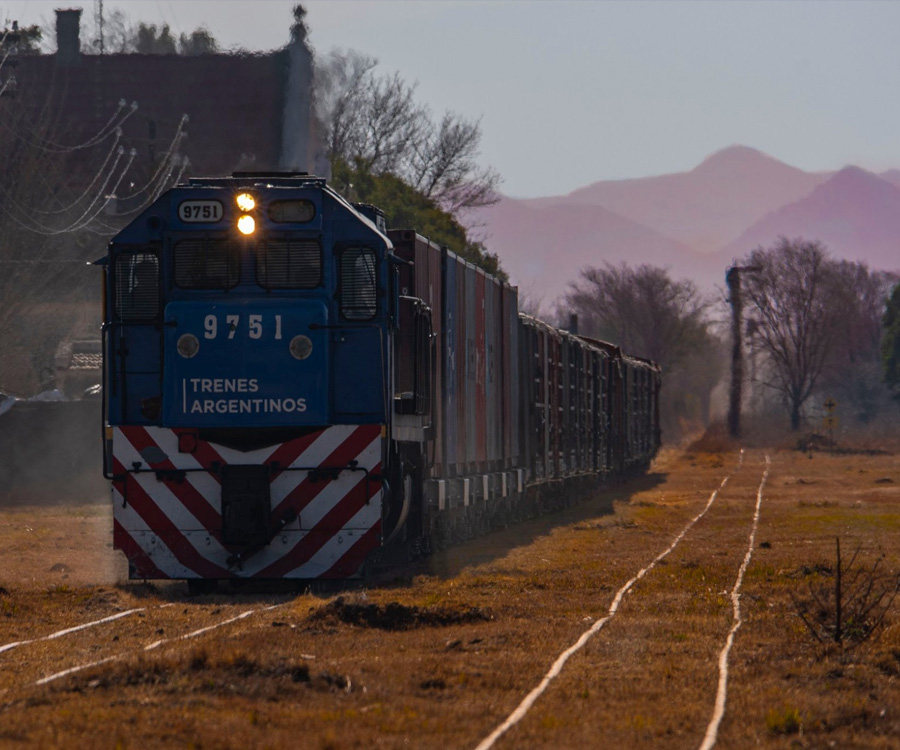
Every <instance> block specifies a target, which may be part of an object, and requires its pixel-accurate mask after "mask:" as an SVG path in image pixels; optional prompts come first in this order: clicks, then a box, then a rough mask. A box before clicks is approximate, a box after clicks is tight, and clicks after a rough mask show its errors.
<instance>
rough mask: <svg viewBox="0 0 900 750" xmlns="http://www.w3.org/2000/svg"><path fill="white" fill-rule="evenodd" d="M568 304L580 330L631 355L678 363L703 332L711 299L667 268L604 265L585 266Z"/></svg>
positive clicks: (668, 363) (669, 365) (569, 295)
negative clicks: (678, 278) (619, 346)
mask: <svg viewBox="0 0 900 750" xmlns="http://www.w3.org/2000/svg"><path fill="white" fill-rule="evenodd" d="M566 303H567V305H568V307H569V308H570V309H571V311H572V312H575V313H577V314H578V318H579V322H580V325H581V328H582V330H584V331H585V332H586V333H587V332H589V333H590V335H593V336H597V337H599V338H606V339H608V340H609V341H613V342H615V343H616V344H619V345H621V346H622V347H624V348H625V349H626V350H627V351H629V352H631V353H632V354H637V355H640V356H642V357H648V358H649V359H652V360H654V361H655V362H658V363H659V364H660V365H662V366H663V368H664V369H666V368H670V367H672V366H673V365H675V364H676V363H677V362H678V361H679V360H680V359H681V358H682V357H684V356H685V355H686V354H687V353H688V352H689V351H691V350H692V349H693V348H695V345H696V344H697V343H698V338H702V336H704V335H705V333H706V331H707V329H708V324H707V322H706V313H707V310H708V309H709V306H710V303H709V301H708V300H706V299H704V298H703V297H702V296H701V295H700V294H699V292H698V291H697V287H696V286H695V285H694V283H693V282H692V281H687V280H683V281H675V280H673V279H672V278H671V277H670V276H669V274H668V272H667V271H666V270H665V269H664V268H658V267H656V266H650V265H641V266H637V267H631V266H628V265H626V264H624V263H622V264H621V265H618V266H616V265H613V264H611V263H606V264H604V265H603V266H602V267H598V268H585V269H583V270H582V271H581V278H580V279H579V280H578V281H576V282H574V283H573V284H571V285H570V291H569V292H568V294H567V295H566Z"/></svg>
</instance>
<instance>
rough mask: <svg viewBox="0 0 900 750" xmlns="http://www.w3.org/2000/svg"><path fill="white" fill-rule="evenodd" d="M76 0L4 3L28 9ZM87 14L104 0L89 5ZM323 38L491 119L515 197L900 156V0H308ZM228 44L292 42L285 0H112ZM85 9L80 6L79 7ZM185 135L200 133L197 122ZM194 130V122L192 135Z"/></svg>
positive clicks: (11, 9)
mask: <svg viewBox="0 0 900 750" xmlns="http://www.w3.org/2000/svg"><path fill="white" fill-rule="evenodd" d="M77 5H78V3H76V2H69V1H68V0H66V1H64V2H47V1H46V0H0V15H2V16H3V17H4V18H8V19H17V20H18V21H19V22H20V24H30V23H40V22H41V20H42V19H44V20H46V21H49V22H51V23H52V19H53V18H54V15H53V9H54V7H60V6H66V7H68V6H77ZM81 5H82V7H84V10H85V17H87V16H92V15H94V13H95V12H96V8H97V3H96V2H87V3H81ZM305 5H306V7H307V9H308V11H309V13H308V17H307V20H308V23H309V26H310V29H311V34H310V36H311V41H312V43H313V45H314V46H315V48H316V50H317V51H318V52H319V53H325V52H328V51H329V50H331V49H332V48H334V47H342V48H351V49H355V50H358V51H360V52H365V53H368V54H370V55H372V56H374V57H376V58H377V59H378V60H379V61H380V64H381V68H382V69H383V70H384V71H385V72H393V71H395V70H397V71H400V73H401V74H402V75H403V76H404V77H405V78H406V79H407V80H409V81H417V82H418V93H419V97H420V99H421V100H422V101H423V102H425V103H427V104H428V105H430V106H431V108H432V109H433V110H434V111H435V112H442V111H443V110H445V109H451V110H454V111H456V112H460V113H462V114H464V115H465V116H467V117H470V118H481V127H482V131H483V142H482V145H483V148H482V156H483V162H484V163H485V164H489V165H491V166H493V167H495V168H496V169H497V170H498V171H499V172H500V174H501V175H502V176H503V178H504V182H503V185H502V190H503V192H505V193H507V194H509V195H514V196H538V195H551V194H559V193H567V192H569V191H571V190H573V189H575V188H577V187H580V186H582V185H586V184H589V183H591V182H594V181H596V180H602V179H616V178H627V177H641V176H645V175H653V174H663V173H667V172H676V171H684V170H688V169H691V168H692V167H694V166H696V165H697V164H698V163H699V162H700V161H701V160H702V159H703V158H705V157H706V156H708V155H709V154H711V153H712V152H714V151H717V150H719V149H721V148H724V147H726V146H729V145H732V144H742V145H747V146H752V147H754V148H758V149H760V150H761V151H765V152H766V153H768V154H770V155H772V156H774V157H776V158H778V159H781V160H782V161H785V162H788V163H789V164H793V165H795V166H798V167H801V168H803V169H807V170H823V169H835V168H839V167H841V166H844V165H846V164H851V163H852V164H857V165H859V166H862V167H866V168H869V169H874V170H879V169H885V168H889V167H900V158H898V155H897V154H898V152H897V146H898V143H900V97H898V82H900V76H898V72H900V45H898V44H897V30H898V29H900V2H889V1H887V0H883V1H881V2H863V1H861V0H852V1H851V2H843V1H841V2H837V1H835V2H827V1H821V0H819V1H814V0H805V1H802V0H794V1H792V2H783V1H782V2H766V1H760V0H757V1H751V2H738V1H727V0H719V1H715V0H702V1H697V2H682V1H681V0H670V1H668V2H664V1H662V0H657V1H656V2H641V1H631V2H615V1H613V0H607V1H601V0H594V1H593V2H592V1H590V0H581V1H580V2H564V1H560V0H557V1H555V2H539V1H534V2H523V1H521V0H493V1H488V2H483V1H480V0H447V1H442V0H428V1H424V2H423V1H422V0H419V1H418V2H413V0H405V1H388V0H367V1H364V0H359V1H354V2H350V1H349V0H347V1H344V0H309V1H308V2H306V3H305ZM104 6H105V8H106V9H107V12H108V10H109V9H110V8H121V9H122V10H124V11H125V13H126V14H128V15H129V16H130V17H132V18H133V19H141V20H146V21H150V22H155V23H168V24H169V25H170V26H171V27H172V28H173V30H174V31H175V32H176V33H178V32H189V31H191V30H193V29H194V28H196V27H197V26H199V25H205V26H206V27H208V28H209V30H210V31H211V32H212V33H213V34H214V36H215V37H216V38H217V39H218V40H219V41H220V42H221V43H223V44H224V45H225V46H238V45H239V46H243V47H247V48H251V49H272V48H275V47H279V46H281V45H283V44H284V43H286V42H287V39H288V29H289V27H290V23H291V7H292V6H293V2H282V0H253V1H252V2H250V1H249V0H244V1H243V2H237V1H233V0H225V1H220V2H209V1H207V0H127V1H126V2H120V3H115V2H109V0H107V2H105V4H104ZM84 20H85V21H88V19H87V18H85V19H84ZM192 135H193V134H192ZM193 137H196V136H195V135H194V136H193Z"/></svg>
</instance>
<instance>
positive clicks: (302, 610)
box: [0, 451, 900, 750]
mask: <svg viewBox="0 0 900 750" xmlns="http://www.w3.org/2000/svg"><path fill="white" fill-rule="evenodd" d="M737 465H738V456H737V455H736V454H726V455H716V454H713V455H710V454H697V455H676V454H674V453H667V454H664V455H663V456H662V457H661V458H660V460H659V461H658V462H657V464H656V465H655V466H654V471H653V473H652V474H651V476H650V477H648V478H646V479H644V480H641V481H639V482H635V483H633V484H632V485H630V486H628V487H624V488H620V489H619V490H618V491H616V492H613V493H609V494H606V495H603V496H598V497H597V498H596V499H595V500H592V501H589V502H587V503H584V504H582V505H579V506H578V507H577V508H572V509H569V510H567V511H565V512H563V513H560V514H557V515H556V516H554V517H552V518H546V519H541V520H539V521H533V522H529V523H525V524H521V525H519V526H517V527H515V528H513V529H508V530H506V531H504V532H501V533H498V534H494V535H492V536H490V537H487V538H485V539H481V540H477V541H475V542H472V543H469V544H467V545H464V546H462V547H459V548H456V549H454V550H451V551H448V552H445V553H442V554H441V555H437V556H435V557H433V558H431V559H429V560H428V561H426V562H424V563H422V564H420V565H419V566H418V567H417V568H416V569H414V570H412V571H409V572H407V573H404V574H403V575H398V576H396V577H394V578H393V579H391V580H386V581H382V582H380V583H378V584H377V585H370V586H368V587H366V588H364V589H363V588H347V589H346V590H344V591H339V592H334V593H332V594H329V595H325V594H318V595H313V594H305V595H299V596H298V595H288V594H285V593H277V592H276V593H272V592H270V593H265V592H256V593H241V594H237V595H225V594H218V595H215V596H207V597H200V598H198V599H188V598H187V597H186V596H184V594H183V587H182V586H181V585H180V584H165V585H154V586H149V585H142V584H118V583H115V580H116V576H119V575H121V574H122V562H121V561H120V560H118V559H117V558H116V556H114V555H113V554H112V552H111V550H110V548H109V547H108V546H106V545H107V544H108V537H107V541H104V537H103V535H104V533H106V534H108V532H105V531H104V524H106V523H107V522H108V514H107V512H106V509H105V508H104V507H103V506H84V507H81V508H69V509H54V510H48V509H19V510H15V511H8V512H4V513H0V549H2V550H3V552H0V586H2V587H3V590H4V593H2V594H0V746H3V747H6V746H9V747H32V746H35V747H36V746H40V747H76V746H77V747H98V748H100V747H102V748H106V747H116V746H118V747H126V748H128V747H131V748H138V747H151V746H152V747H172V748H175V747H178V748H184V747H190V746H194V747H208V748H209V747H215V748H229V747H233V748H256V747H259V748H263V747H284V748H293V747H297V746H298V742H299V740H298V738H302V739H303V742H302V746H303V747H310V748H343V747H379V748H380V747H384V748H401V747H417V748H431V747H433V748H442V749H446V748H472V749H474V748H475V747H477V746H478V745H479V743H483V742H484V741H485V740H486V738H488V737H490V736H491V734H492V732H494V731H495V730H496V729H497V727H499V726H501V724H502V723H503V722H504V720H506V719H507V717H509V716H510V714H512V712H513V711H514V710H515V709H516V707H517V706H520V704H521V703H522V701H523V699H524V698H525V697H526V696H528V694H529V693H530V692H531V691H532V690H534V688H535V687H536V686H538V685H539V684H540V683H541V681H542V680H543V679H544V678H545V676H546V675H547V673H548V670H549V669H550V668H551V666H552V665H553V662H554V661H555V660H556V659H557V658H558V657H559V656H560V654H562V653H563V652H564V651H565V650H566V649H568V648H569V647H571V646H572V645H573V644H575V643H576V642H577V641H578V640H579V638H580V637H581V636H583V634H584V633H585V632H587V631H588V630H589V629H591V628H592V626H593V625H594V624H596V623H597V622H598V620H599V619H601V618H604V617H608V616H609V613H610V610H611V607H612V605H613V603H614V600H615V598H616V594H617V593H618V592H623V593H622V594H621V596H620V598H619V603H618V605H617V606H616V608H615V612H614V614H615V616H614V617H611V618H610V619H609V620H608V621H607V622H606V623H605V624H604V625H603V627H602V629H598V630H597V631H596V633H595V634H594V635H592V636H591V637H590V638H589V639H588V640H587V641H586V642H585V643H584V644H583V646H581V647H580V648H579V649H578V650H577V652H575V653H573V654H572V655H571V656H570V657H569V658H568V660H567V661H566V662H565V664H564V665H563V666H562V667H561V669H560V670H559V673H558V675H557V676H555V677H554V678H553V679H552V681H550V683H549V684H548V686H547V687H546V689H545V690H544V691H543V692H541V694H540V695H539V696H538V697H536V699H535V700H534V701H533V703H532V704H531V705H530V706H529V707H528V710H527V711H525V712H524V713H523V715H522V716H521V717H520V719H519V720H518V721H517V722H516V723H515V724H514V725H513V726H510V727H508V728H507V729H506V730H505V731H504V732H502V733H501V734H500V735H499V736H497V737H496V738H495V739H494V740H493V741H492V746H493V747H496V748H584V747H612V746H619V747H642V748H690V749H691V750H693V749H695V748H699V747H700V745H701V743H702V741H703V738H704V735H705V734H706V733H707V730H708V727H709V725H710V722H711V720H712V719H713V714H714V708H715V703H716V695H717V688H718V685H719V679H720V671H719V658H720V654H721V652H722V649H723V646H724V645H725V643H726V639H727V637H728V634H729V631H730V630H731V629H732V628H733V625H734V607H733V600H732V598H731V594H732V591H733V589H734V587H735V583H736V578H737V576H738V573H739V571H740V570H741V566H742V563H743V562H744V560H745V559H746V556H747V551H748V539H749V538H750V533H751V528H752V525H753V519H754V513H755V507H756V502H757V492H758V489H759V487H760V480H761V477H762V475H763V472H764V470H765V460H764V455H763V453H762V452H761V451H751V452H748V453H747V454H746V456H745V458H744V460H743V464H742V466H741V468H740V469H739V470H736V467H737ZM728 475H731V476H730V478H729V480H728V482H727V483H726V484H725V486H724V487H721V489H720V490H719V492H718V494H717V496H716V498H715V502H713V503H711V504H709V500H710V496H711V493H713V492H714V491H715V490H716V488H717V487H720V484H721V482H722V480H723V479H724V478H725V477H726V476H728ZM707 504H709V508H708V510H707V511H706V512H705V513H703V514H702V516H701V517H699V518H698V515H699V514H701V512H702V511H703V509H704V507H705V506H706V505H707ZM692 519H697V520H696V522H695V523H693V524H692V523H691V522H692ZM27 529H30V531H29V530H27ZM682 532H683V537H682V538H680V539H678V535H679V534H680V533H682ZM835 535H840V536H841V538H842V545H843V547H844V549H846V550H848V552H849V551H852V550H853V549H855V548H856V546H857V545H861V548H862V549H861V552H860V558H859V559H860V560H863V559H864V560H865V561H867V562H871V561H873V560H874V559H875V557H876V556H877V555H879V554H882V553H883V554H884V555H885V559H884V561H883V563H882V565H883V567H884V569H885V570H888V571H894V572H895V573H896V572H898V571H900V466H898V465H896V464H895V461H894V459H893V458H892V457H889V456H883V457H841V456H818V455H817V456H816V457H815V458H814V459H812V460H810V459H808V458H806V456H805V455H803V454H796V453H790V452H775V453H773V454H772V465H771V469H770V474H769V476H768V479H767V482H766V486H765V491H764V496H763V498H762V502H761V504H760V512H759V518H758V527H757V529H756V534H755V538H754V541H753V545H752V556H751V557H750V558H749V562H748V565H747V567H746V572H745V574H744V575H743V578H742V580H741V589H740V593H741V596H740V602H741V611H742V619H743V623H742V625H741V627H740V629H739V630H737V631H736V633H735V634H734V639H733V645H732V647H731V649H730V655H729V673H728V689H727V700H726V701H725V705H724V712H723V715H722V720H721V724H720V725H719V726H718V735H717V742H716V743H715V746H717V747H722V748H741V747H751V746H758V747H764V748H765V747H768V748H782V747H788V746H796V747H810V748H812V747H840V748H867V749H868V748H900V691H898V690H897V689H896V685H897V681H898V680H900V605H895V608H894V609H895V611H894V612H893V613H892V615H891V617H890V620H889V625H888V628H887V629H886V631H885V632H884V633H883V634H882V636H881V638H880V639H879V640H878V641H875V642H870V643H866V644H864V645H863V646H861V647H859V648H858V649H856V650H854V651H851V652H849V653H844V654H841V653H840V651H839V650H837V649H835V648H833V647H832V648H823V647H822V646H820V645H818V644H817V643H815V641H814V640H813V639H812V638H811V637H810V635H809V634H808V632H807V631H806V629H805V627H804V626H803V624H802V623H801V622H800V619H799V618H798V616H797V611H796V606H795V605H794V603H793V602H792V599H791V593H792V592H793V593H794V594H795V595H797V594H802V593H803V592H805V591H806V590H807V582H808V581H813V582H814V583H815V582H816V581H820V580H821V581H827V580H830V579H828V578H827V572H828V566H829V565H831V566H833V564H834V537H835ZM676 539H678V542H677V544H675V545H674V546H673V547H672V549H671V550H670V551H669V552H668V553H667V554H665V555H664V556H663V557H660V555H661V553H663V552H665V551H666V550H667V548H669V547H670V546H671V545H672V544H673V541H674V540H676ZM654 561H656V562H655V564H653V565H652V566H650V564H651V563H654ZM57 563H59V564H61V565H63V566H65V569H62V568H59V567H57V568H56V570H52V568H54V566H56V565H57ZM645 568H647V570H646V573H645V574H644V575H642V576H641V577H640V578H637V579H635V576H636V574H637V573H638V572H639V571H641V570H642V569H645ZM92 572H93V574H94V575H96V578H94V579H93V580H94V582H96V581H102V583H101V584H96V583H94V584H92V583H90V582H91V580H92V579H91V575H92ZM63 576H68V578H64V577H63ZM632 579H635V580H634V581H633V583H632V584H631V586H630V587H628V588H627V591H623V589H624V587H626V585H627V584H628V583H629V581H632ZM269 608H271V609H269ZM132 610H134V611H132ZM112 618H115V619H112ZM101 620H103V621H102V622H100V621H101ZM88 623H95V624H91V625H90V627H85V628H82V629H79V630H73V631H72V632H69V633H66V634H64V635H60V636H57V637H54V638H48V636H50V635H53V634H55V633H57V632H59V631H63V630H67V629H70V628H73V627H76V626H78V625H83V624H88ZM17 641H28V642H26V643H22V644H21V645H18V646H14V647H12V648H9V649H7V650H3V647H4V645H6V644H10V643H15V642H17ZM96 662H101V663H99V664H95V666H88V667H85V665H90V664H94V663H96ZM73 669H77V671H72V672H71V673H69V674H67V675H65V674H63V675H61V674H60V673H63V672H66V671H67V670H73ZM48 677H52V678H53V679H51V680H49V681H47V678H48ZM41 681H44V682H42V684H36V683H39V682H41Z"/></svg>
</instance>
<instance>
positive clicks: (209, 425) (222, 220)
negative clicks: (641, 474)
mask: <svg viewBox="0 0 900 750" xmlns="http://www.w3.org/2000/svg"><path fill="white" fill-rule="evenodd" d="M103 263H104V274H105V280H104V289H105V298H104V327H103V330H104V344H103V350H104V399H103V401H104V422H105V430H106V431H105V451H104V456H105V466H104V470H105V474H106V476H107V477H108V478H109V479H111V481H112V491H113V501H114V546H115V547H116V548H117V549H120V550H122V551H124V553H125V555H126V556H127V558H128V561H129V566H130V571H131V576H132V577H135V578H184V579H188V580H193V581H203V580H215V579H220V578H302V579H313V578H343V577H352V576H356V575H359V574H361V572H362V571H363V570H364V569H365V567H366V564H367V563H368V562H370V561H372V560H373V559H376V558H377V557H378V555H379V554H380V551H381V550H385V549H390V550H394V551H395V552H399V553H400V554H401V555H408V554H418V553H421V552H424V551H427V550H428V549H430V548H432V547H433V546H435V545H441V544H445V543H448V542H449V541H452V540H453V539H455V538H458V537H463V536H468V535H471V534H472V533H477V532H478V531H481V530H483V529H485V528H488V527H489V525H490V524H491V523H494V522H497V521H505V520H506V519H509V518H514V517H517V516H521V515H522V514H524V513H531V512H534V510H535V509H536V508H537V507H538V506H540V505H541V504H542V503H546V501H547V498H548V492H547V490H552V492H553V493H557V494H559V493H565V492H567V491H569V490H571V489H572V488H573V487H595V486H597V483H598V481H603V480H608V479H609V478H611V477H617V476H621V475H623V474H625V473H626V472H629V471H635V470H642V469H644V468H646V467H647V466H648V465H649V462H650V460H651V459H652V457H653V455H654V454H655V452H656V450H657V448H658V446H659V417H658V411H659V409H658V404H659V387H660V372H659V368H658V367H657V366H656V365H654V364H653V363H651V362H647V361H645V360H640V359H638V358H633V357H628V356H626V355H624V354H622V352H620V351H619V350H618V349H617V348H616V347H614V346H611V345H609V344H605V343H603V342H599V341H592V340H590V339H586V338H584V337H578V336H576V335H573V334H570V333H568V332H565V331H561V330H558V329H555V328H553V327H551V326H548V325H546V324H544V323H542V322H540V321H538V320H535V319H533V318H529V317H528V316H524V315H520V314H519V311H518V307H517V295H516V290H515V288H513V287H510V286H509V285H508V284H505V283H502V282H500V281H499V280H498V279H496V278H494V277H492V276H490V275H488V274H486V273H485V272H484V271H482V270H481V269H479V268H476V267H475V266H473V265H472V264H469V263H466V262H465V261H464V260H462V259H461V258H459V257H457V256H456V255H454V254H453V253H451V252H449V251H448V250H447V249H445V248H441V247H439V246H437V245H435V244H434V243H432V242H430V241H429V240H427V239H426V238H424V237H422V236H420V235H418V234H417V233H416V232H415V231H412V230H399V231H398V230H391V231H387V230H386V228H385V224H384V218H383V215H382V214H381V212H380V211H379V210H378V209H376V208H374V207H371V206H364V205H351V204H350V203H348V202H347V201H346V200H344V198H342V197H341V196H340V195H339V194H338V193H336V192H335V191H334V190H332V189H331V188H330V187H328V186H327V185H326V183H325V181H324V180H322V179H318V178H315V177H311V176H308V175H301V174H269V173H265V174H264V173H236V174H234V175H233V176H232V177H226V178H213V179H192V180H190V182H189V184H187V185H180V186H178V187H176V188H174V189H172V190H170V191H168V192H167V193H165V194H164V195H162V196H161V197H160V198H159V199H157V200H156V201H155V202H154V203H153V204H152V205H151V206H150V207H149V208H148V209H147V210H145V211H144V212H143V213H142V214H141V215H140V216H139V217H138V218H137V219H135V220H134V221H133V222H131V223H130V224H129V225H128V226H127V227H126V228H125V229H123V230H122V231H121V232H120V233H119V234H118V235H116V237H115V238H114V239H113V240H112V241H111V243H110V245H109V251H108V255H107V257H106V258H105V259H104V261H103Z"/></svg>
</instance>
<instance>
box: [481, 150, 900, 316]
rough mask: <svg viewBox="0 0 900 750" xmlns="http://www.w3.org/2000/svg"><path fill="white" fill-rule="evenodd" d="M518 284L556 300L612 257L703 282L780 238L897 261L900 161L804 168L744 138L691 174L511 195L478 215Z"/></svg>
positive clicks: (719, 277) (712, 281) (893, 266)
mask: <svg viewBox="0 0 900 750" xmlns="http://www.w3.org/2000/svg"><path fill="white" fill-rule="evenodd" d="M466 218H467V222H468V223H469V224H470V225H475V226H478V227H479V228H480V231H481V232H482V233H483V234H484V235H485V237H486V239H487V245H488V247H489V249H490V250H491V251H492V252H495V253H498V254H499V255H500V259H501V262H502V264H503V267H504V268H505V269H506V270H507V271H508V272H509V274H510V276H511V278H512V281H513V283H515V284H518V285H519V287H520V289H521V290H522V291H523V292H524V293H525V294H527V295H529V296H531V297H532V298H536V299H542V300H543V302H544V303H545V304H550V303H552V302H553V301H554V300H555V299H557V298H558V297H559V296H561V295H563V294H564V293H565V291H566V288H567V286H568V283H569V282H571V281H573V280H575V279H577V278H578V272H579V269H581V268H584V267H586V266H592V265H600V264H601V263H602V262H603V261H610V262H613V263H619V262H621V261H625V262H627V263H629V264H640V263H650V264H653V265H660V266H665V267H668V268H669V269H670V270H671V272H672V274H673V275H674V276H675V277H677V278H692V279H694V280H695V281H696V282H697V283H698V285H700V286H701V287H702V288H704V289H711V288H712V287H713V286H714V285H716V284H719V285H722V284H724V277H725V271H726V269H727V268H728V266H729V265H731V263H732V262H733V261H734V259H736V258H741V257H743V256H745V255H746V254H747V253H749V252H750V251H751V250H753V249H754V248H755V247H757V246H760V245H762V246H768V245H771V244H772V243H774V242H775V241H776V240H777V238H778V237H779V236H780V235H785V236H788V237H797V236H802V237H804V238H806V239H811V240H812V239H817V240H821V241H822V242H823V243H824V244H825V245H826V246H827V247H828V249H829V250H830V252H831V253H832V254H833V255H834V256H836V257H841V258H847V259H849V260H859V261H865V262H867V263H868V264H869V265H870V266H872V267H873V268H880V269H887V270H897V269H900V170H890V171H887V172H884V173H882V174H880V175H876V174H873V173H871V172H866V171H865V170H862V169H859V168H858V167H846V168H844V169H841V170H840V171H837V172H804V171H803V170H800V169H797V168H795V167H791V166H789V165H787V164H784V163H782V162H780V161H778V160H777V159H773V158H772V157H770V156H767V155H766V154H763V153H762V152H760V151H757V150H755V149H752V148H747V147H746V146H732V147H730V148H726V149H724V150H722V151H719V152H717V153H715V154H713V155H712V156H710V157H709V158H707V159H706V160H704V161H703V162H702V163H701V164H700V165H698V166H697V167H696V168H694V169H692V170H691V171H689V172H683V173H679V174H670V175H662V176H659V177H644V178H640V179H635V180H614V181H604V182H595V183H593V184H592V185H588V186H586V187H583V188H579V189H578V190H575V191H573V192H571V193H569V194H568V195H564V196H550V197H546V198H529V199H515V198H506V197H504V198H502V199H501V201H500V202H499V203H498V204H496V205H494V206H490V207H488V208H484V209H480V210H478V211H476V212H472V214H470V215H469V216H468V217H466Z"/></svg>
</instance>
